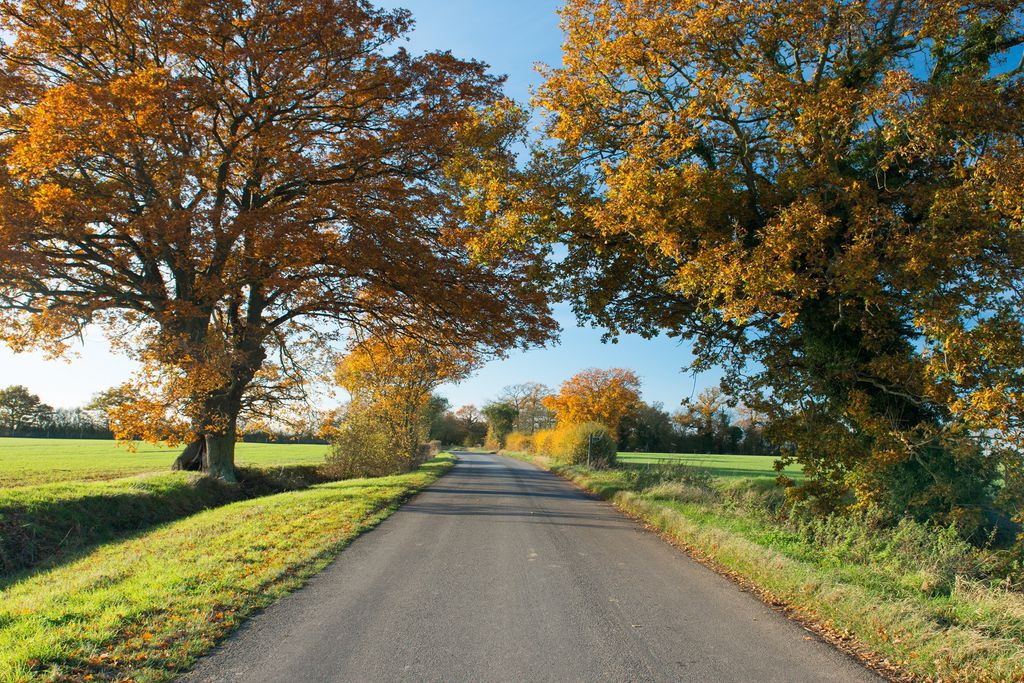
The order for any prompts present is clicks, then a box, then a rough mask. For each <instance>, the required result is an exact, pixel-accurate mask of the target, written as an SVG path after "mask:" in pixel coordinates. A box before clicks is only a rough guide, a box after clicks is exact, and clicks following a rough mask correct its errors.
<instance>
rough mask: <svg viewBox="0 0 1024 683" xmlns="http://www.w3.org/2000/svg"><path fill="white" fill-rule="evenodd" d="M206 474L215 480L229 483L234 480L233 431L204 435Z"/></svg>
mask: <svg viewBox="0 0 1024 683" xmlns="http://www.w3.org/2000/svg"><path fill="white" fill-rule="evenodd" d="M206 474H207V475H208V476H211V477H214V478H216V479H221V480H223V481H227V482H231V483H232V484H233V483H235V482H236V481H238V479H236V478H235V430H234V428H233V427H232V429H230V430H229V433H227V434H207V435H206Z"/></svg>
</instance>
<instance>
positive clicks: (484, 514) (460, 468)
mask: <svg viewBox="0 0 1024 683" xmlns="http://www.w3.org/2000/svg"><path fill="white" fill-rule="evenodd" d="M459 458H460V460H459V462H458V464H457V465H456V466H455V468H454V469H453V470H452V471H451V472H450V473H449V474H447V475H446V476H444V477H443V478H442V479H440V480H439V481H438V482H437V483H435V484H434V485H433V486H432V487H431V488H429V489H427V490H426V491H425V492H423V493H421V494H420V495H418V496H417V497H416V498H414V499H412V500H411V501H410V502H409V503H407V504H406V505H405V506H404V507H403V508H402V509H401V510H399V511H398V512H396V513H395V514H394V515H393V516H391V517H390V518H389V519H387V520H386V521H385V522H384V523H382V524H381V525H380V526H379V527H378V528H376V529H375V530H373V531H371V532H369V533H367V534H366V535H365V536H363V537H361V538H359V539H358V540H357V541H355V542H354V543H353V544H352V545H351V546H350V547H349V548H348V549H347V550H345V551H344V552H342V553H341V554H340V555H339V556H338V559H337V560H336V561H335V562H333V563H332V564H331V565H330V566H329V567H328V568H327V569H326V570H324V571H323V572H322V573H321V574H319V575H318V576H317V577H316V578H314V579H313V580H312V581H311V582H310V583H309V585H308V586H306V587H305V588H303V589H301V590H299V591H298V592H296V593H294V594H292V595H291V596H289V597H287V598H285V599H284V600H282V601H281V602H279V603H277V604H276V605H274V606H273V607H271V608H269V609H267V610H266V611H265V612H263V613H262V614H260V615H258V616H256V617H255V618H253V619H252V620H250V621H249V622H248V623H247V624H246V625H245V626H243V628H242V629H240V631H239V632H238V633H237V634H236V635H235V636H233V637H232V638H230V639H229V640H228V641H227V642H226V643H225V644H224V645H223V646H222V647H220V648H218V649H217V650H215V651H214V652H213V653H212V654H211V655H209V656H207V657H205V658H203V659H202V660H200V662H199V664H198V665H197V667H196V668H195V670H194V671H193V672H192V673H190V674H188V675H187V676H185V677H184V678H183V679H182V680H184V681H187V682H198V681H210V682H214V681H216V682H217V683H222V682H225V681H246V682H247V683H255V682H258V681H268V682H269V681H274V682H279V681H280V682H283V681H289V682H296V683H302V682H305V681H318V682H319V681H339V682H340V681H400V680H401V681H474V682H481V681H702V682H705V681H706V682H722V681H759V682H760V681H786V682H787V683H792V682H797V681H808V682H811V681H815V682H817V681H877V680H879V679H877V678H876V677H875V676H874V675H873V674H871V673H870V672H868V671H867V670H866V669H864V668H862V667H861V666H860V665H859V664H857V663H856V662H854V661H852V660H851V659H849V658H847V657H846V656H845V655H843V654H841V653H840V652H838V651H836V650H834V649H833V648H832V647H830V646H829V645H827V644H824V643H822V642H819V641H818V640H816V639H814V638H812V637H810V635H809V634H808V632H807V631H805V630H804V629H803V628H801V627H800V626H799V625H797V624H795V623H793V622H791V621H789V620H787V619H786V618H785V617H784V616H782V615H780V614H778V613H776V612H774V611H773V610H771V609H770V608H768V607H767V606H765V605H764V604H762V603H761V602H760V601H758V600H757V599H755V598H754V597H752V596H751V595H749V594H747V593H744V592H742V591H741V590H740V589H738V588H737V587H736V586H735V585H733V584H732V583H730V582H729V581H728V580H726V579H725V578H723V577H721V576H718V575H716V574H714V573H713V572H711V571H710V570H708V569H706V568H704V567H702V566H701V565H699V564H697V563H696V562H694V561H693V560H691V559H689V558H688V557H686V556H685V555H684V554H682V553H680V552H679V551H678V550H676V549H675V548H673V547H672V546H670V545H668V544H667V543H665V542H664V541H662V540H661V539H659V538H658V537H657V536H656V535H654V534H652V533H650V532H648V531H645V530H643V529H642V528H641V527H639V526H638V525H637V524H636V523H635V522H633V521H631V520H629V519H627V518H626V517H624V516H623V515H621V514H620V513H618V512H617V511H616V510H615V509H614V508H612V507H611V506H610V505H608V504H606V503H604V502H601V501H597V500H593V499H591V498H589V497H587V496H585V495H584V494H582V493H580V492H579V491H578V490H576V489H575V488H573V487H572V486H570V485H569V484H567V483H565V482H564V481H562V480H560V479H558V478H557V477H555V476H553V475H551V474H549V473H547V472H544V471H541V470H538V469H537V468H535V467H533V466H531V465H528V464H525V463H522V462H519V461H516V460H512V459H509V458H504V457H500V456H495V455H488V454H475V453H462V454H460V455H459Z"/></svg>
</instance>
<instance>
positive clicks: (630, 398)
mask: <svg viewBox="0 0 1024 683" xmlns="http://www.w3.org/2000/svg"><path fill="white" fill-rule="evenodd" d="M639 403H640V379H639V378H638V377H637V376H636V373H635V372H633V371H632V370H624V369H622V368H611V369H609V370H603V369H597V368H591V369H589V370H584V371H582V372H579V373H577V374H575V375H573V376H572V377H570V378H569V379H567V380H566V381H564V382H562V386H561V387H559V390H558V393H557V394H553V395H551V396H548V397H547V398H545V399H544V405H545V406H546V407H547V408H548V409H549V410H552V411H553V412H554V413H555V420H556V421H557V423H558V427H565V426H568V425H579V424H584V423H587V422H598V423H600V424H603V425H604V426H605V427H607V428H608V429H609V430H610V432H611V434H612V438H613V439H615V438H616V436H615V435H616V434H617V432H618V429H619V422H621V421H622V418H623V417H625V416H626V415H628V414H630V413H631V412H632V411H633V410H634V409H635V408H636V407H637V406H638V405H639Z"/></svg>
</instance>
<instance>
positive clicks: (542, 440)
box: [532, 429, 557, 456]
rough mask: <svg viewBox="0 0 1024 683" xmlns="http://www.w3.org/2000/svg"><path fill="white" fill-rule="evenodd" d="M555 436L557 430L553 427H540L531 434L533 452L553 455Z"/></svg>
mask: <svg viewBox="0 0 1024 683" xmlns="http://www.w3.org/2000/svg"><path fill="white" fill-rule="evenodd" d="M556 436H557V430H555V429H541V430H540V431H538V432H536V433H535V434H534V435H533V449H532V452H533V453H538V454H540V455H551V456H553V455H554V452H555V438H556Z"/></svg>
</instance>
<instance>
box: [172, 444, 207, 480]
mask: <svg viewBox="0 0 1024 683" xmlns="http://www.w3.org/2000/svg"><path fill="white" fill-rule="evenodd" d="M171 469H172V470H185V471H187V472H201V471H205V470H206V437H204V436H200V437H199V438H197V439H195V440H194V441H192V442H191V443H189V445H187V446H185V450H183V451H182V452H181V455H179V456H178V458H177V459H176V460H175V461H174V464H173V465H171Z"/></svg>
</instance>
